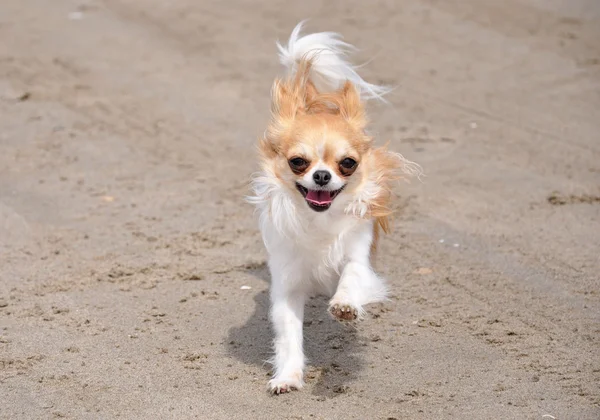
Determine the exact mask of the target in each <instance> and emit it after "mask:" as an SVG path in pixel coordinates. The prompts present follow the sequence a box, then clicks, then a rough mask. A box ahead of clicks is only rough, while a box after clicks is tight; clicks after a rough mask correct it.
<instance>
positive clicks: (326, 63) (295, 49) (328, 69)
mask: <svg viewBox="0 0 600 420" xmlns="http://www.w3.org/2000/svg"><path fill="white" fill-rule="evenodd" d="M303 26H304V22H300V23H299V24H298V25H296V27H295V28H294V30H293V31H292V34H291V35H290V39H289V40H288V44H287V46H283V45H281V44H280V43H279V42H278V43H277V48H279V60H280V61H281V64H283V65H284V66H285V67H286V68H287V69H288V71H289V72H290V74H291V75H293V74H294V73H295V71H296V68H297V64H298V62H299V61H300V60H301V59H304V58H310V59H312V67H311V72H310V79H311V81H312V82H313V83H314V84H315V87H316V88H317V90H318V91H319V92H331V91H334V90H337V89H339V88H341V87H342V86H343V84H344V83H345V82H346V81H347V80H349V81H351V82H352V83H353V84H354V85H355V86H356V88H357V89H358V91H359V92H360V96H361V98H362V99H379V100H383V95H385V94H386V93H388V92H390V90H391V89H390V88H388V87H385V86H378V85H374V84H371V83H368V82H366V81H364V80H363V78H362V77H360V75H359V74H358V73H357V72H356V68H355V67H354V66H353V65H352V64H350V63H349V62H348V61H347V60H346V58H345V57H346V55H347V53H348V52H351V51H355V50H356V48H354V46H352V45H351V44H348V43H347V42H344V41H342V36H341V35H340V34H338V33H335V32H319V33H315V34H309V35H304V36H300V32H301V31H302V27H303Z"/></svg>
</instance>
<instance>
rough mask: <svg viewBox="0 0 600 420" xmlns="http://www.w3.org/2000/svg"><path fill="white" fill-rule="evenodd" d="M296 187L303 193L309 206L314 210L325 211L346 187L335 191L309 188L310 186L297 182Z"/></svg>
mask: <svg viewBox="0 0 600 420" xmlns="http://www.w3.org/2000/svg"><path fill="white" fill-rule="evenodd" d="M296 189H297V190H298V191H300V194H302V196H303V197H304V199H305V200H306V204H308V207H310V208H311V209H313V210H314V211H325V210H327V209H328V208H329V207H331V203H333V199H334V198H335V197H337V195H338V194H339V193H341V192H342V190H343V189H344V187H342V188H340V189H339V190H335V191H325V190H309V189H308V188H305V187H303V186H302V185H300V184H298V183H296Z"/></svg>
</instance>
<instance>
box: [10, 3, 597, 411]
mask: <svg viewBox="0 0 600 420" xmlns="http://www.w3.org/2000/svg"><path fill="white" fill-rule="evenodd" d="M50 3H51V4H50ZM307 17H312V20H311V21H310V23H309V28H311V29H313V30H333V31H339V32H342V33H343V34H344V35H345V36H346V39H347V40H348V41H350V42H352V43H354V44H356V45H358V46H359V47H360V48H361V52H360V53H359V54H358V55H357V56H356V60H358V61H360V62H363V61H368V60H370V59H373V60H372V61H370V62H369V64H368V65H367V66H366V67H365V68H364V70H363V72H362V74H363V75H364V76H365V78H366V79H367V80H370V81H372V82H376V83H377V82H378V83H382V82H383V83H387V84H390V85H394V86H397V88H396V90H395V91H394V93H393V94H391V95H390V97H389V100H390V105H387V106H379V105H374V106H371V108H370V110H371V117H372V119H373V132H374V133H375V134H376V137H377V141H378V143H380V144H382V143H384V142H385V141H389V142H390V147H391V148H392V149H393V150H395V151H398V152H400V153H403V154H404V155H405V156H406V157H408V158H409V159H411V160H415V161H417V162H419V163H420V164H421V165H422V166H423V167H424V169H425V171H426V173H427V177H426V178H424V179H423V182H414V181H413V182H411V183H400V184H398V186H397V189H396V190H397V191H396V192H397V193H398V200H397V201H396V204H397V205H396V207H397V208H396V210H397V215H396V217H395V221H394V229H393V233H392V234H391V235H389V236H387V237H385V238H384V240H383V242H382V243H381V247H380V250H379V255H378V259H377V267H378V270H379V271H380V272H381V273H382V275H384V276H385V277H386V278H387V279H388V280H389V282H390V284H391V287H392V290H393V294H392V298H391V300H390V301H389V302H386V303H384V304H379V305H373V306H371V307H369V315H368V317H367V319H366V320H365V321H364V322H362V323H361V324H360V325H358V326H357V327H356V328H355V329H353V328H348V327H344V326H342V325H339V324H337V323H335V322H334V321H332V320H331V319H330V318H329V317H328V315H327V313H326V300H325V299H323V298H317V299H314V300H312V301H311V302H310V304H309V307H308V313H307V316H306V322H305V335H306V351H307V356H308V357H309V359H310V367H309V369H308V373H307V385H306V388H305V389H304V390H302V391H300V392H294V393H291V394H287V395H282V396H279V397H274V396H270V395H268V394H267V392H266V380H267V378H268V371H269V366H268V365H265V364H264V362H263V361H264V360H265V359H267V358H268V357H269V355H270V341H271V332H270V329H269V326H268V320H267V310H268V300H267V290H268V282H269V276H268V271H267V269H266V266H265V260H266V254H265V251H264V249H263V246H262V241H261V238H260V234H259V232H258V229H257V220H256V215H255V214H254V212H253V209H252V207H251V206H250V205H248V204H246V203H245V202H244V196H245V195H246V194H247V193H248V179H249V176H250V174H251V173H252V172H253V171H255V170H256V169H257V162H256V161H255V159H254V157H253V156H254V147H255V141H256V139H257V137H258V136H259V135H260V134H261V133H262V132H263V130H264V128H265V124H266V122H267V118H268V104H269V90H270V86H271V83H272V80H273V78H274V77H275V76H276V75H278V74H281V69H280V67H279V64H278V62H277V58H276V48H275V44H274V42H275V40H276V39H281V40H283V39H285V38H287V36H288V35H289V32H290V31H291V29H292V28H293V27H294V25H295V24H296V23H297V22H298V21H299V20H301V19H303V18H307ZM599 91H600V6H599V3H598V2H597V1H594V0H587V1H586V0H577V1H569V0H563V1H559V0H508V1H503V2H492V1H480V0H465V1H459V0H444V1H434V0H424V1H420V2H416V1H408V0H407V1H396V2H394V1H379V0H377V1H369V2H367V1H352V2H349V1H341V0H340V1H328V2H317V1H303V2H283V1H271V2H266V1H265V2H251V1H244V0H235V1H233V0H232V1H216V0H213V1H193V0H178V1H172V2H165V1H159V0H148V1H145V2H141V1H137V0H89V1H74V0H55V1H52V2H48V1H47V0H30V1H26V2H25V1H20V0H2V2H0V148H1V152H0V418H6V419H48V418H53V417H56V418H59V417H60V418H77V419H88V418H89V419H99V418H102V419H109V418H117V417H118V418H127V419H138V418H139V419H149V418H177V419H184V418H198V419H276V418H277V419H340V418H344V419H419V418H422V419H433V418H435V419H444V418H447V419H490V418H515V419H516V418H518V419H598V418H600V350H599V349H600V291H599V290H600V287H599V286H600V285H599V276H600V274H599V273H600V259H599V252H600V198H599V197H600V95H599ZM244 286H247V287H244Z"/></svg>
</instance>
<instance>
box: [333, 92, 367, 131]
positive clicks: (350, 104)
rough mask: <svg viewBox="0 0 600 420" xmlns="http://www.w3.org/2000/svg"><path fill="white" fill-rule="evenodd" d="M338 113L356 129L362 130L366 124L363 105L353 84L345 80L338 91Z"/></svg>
mask: <svg viewBox="0 0 600 420" xmlns="http://www.w3.org/2000/svg"><path fill="white" fill-rule="evenodd" d="M339 95H340V100H339V107H340V115H341V116H342V117H344V118H345V119H346V120H347V121H348V122H349V123H350V124H351V125H352V127H354V129H355V130H357V131H363V130H364V129H365V127H366V126H367V122H368V121H367V116H366V113H365V107H364V105H363V103H362V101H361V100H360V95H359V94H358V91H357V90H356V87H355V86H354V84H353V83H352V82H350V81H347V82H346V83H345V84H344V87H342V89H341V90H340V91H339Z"/></svg>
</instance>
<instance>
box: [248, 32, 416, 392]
mask: <svg viewBox="0 0 600 420" xmlns="http://www.w3.org/2000/svg"><path fill="white" fill-rule="evenodd" d="M302 27H303V22H301V23H299V24H298V25H297V26H296V28H295V29H294V30H293V32H292V34H291V36H290V38H289V41H288V44H287V45H286V46H284V45H281V44H280V43H277V47H278V49H279V59H280V61H281V63H282V64H283V65H284V66H285V67H286V69H287V75H286V77H285V78H282V79H276V80H275V82H274V84H273V87H272V91H271V120H270V122H269V124H268V127H267V129H266V131H265V133H264V136H262V138H260V139H259V144H258V150H259V156H260V166H261V170H260V172H259V173H257V174H256V175H255V176H254V178H253V180H252V189H253V193H254V194H253V196H251V197H249V201H250V202H252V203H253V204H255V205H256V206H257V209H258V213H259V215H260V217H259V225H260V231H261V233H262V237H263V241H264V244H265V247H266V249H267V252H268V255H269V258H268V266H269V270H270V273H271V288H270V299H271V310H270V318H271V322H272V325H273V329H274V332H275V340H274V348H275V355H274V357H273V359H272V360H271V362H272V364H273V367H274V369H273V370H274V374H273V377H272V379H271V380H270V381H269V384H268V389H269V390H270V392H272V393H274V394H280V393H285V392H289V391H291V390H293V389H300V388H302V386H303V385H304V382H303V371H304V367H305V361H306V360H305V357H304V352H303V345H302V342H303V335H302V324H303V312H304V304H305V302H306V300H307V299H308V298H309V297H310V296H312V295H315V294H325V295H327V296H332V297H331V300H330V301H329V309H328V310H329V313H330V314H331V315H332V316H333V317H334V318H335V319H337V320H340V321H343V322H346V321H354V320H357V319H361V318H362V317H363V316H364V315H365V309H364V307H365V305H367V304H369V303H373V302H380V301H382V300H384V299H385V298H386V296H387V293H388V289H387V287H386V284H385V282H384V281H383V279H382V278H381V277H379V276H378V275H377V274H376V273H375V272H374V271H373V268H372V267H371V258H372V256H373V253H374V251H375V248H376V246H377V240H378V237H379V235H380V232H381V231H383V232H388V231H389V216H390V215H391V213H392V210H391V208H390V201H391V199H392V190H391V187H392V182H394V180H396V179H398V178H399V177H401V175H403V174H405V175H417V176H419V175H420V174H421V168H420V166H419V165H418V164H416V163H414V162H411V161H408V160H407V159H405V158H404V157H403V156H402V155H400V154H398V153H394V152H392V151H390V150H388V149H387V147H379V148H375V147H374V145H373V138H372V137H371V136H370V135H369V134H368V133H367V131H366V128H367V123H368V120H367V116H366V113H365V102H366V101H367V100H368V99H377V100H383V95H384V94H386V93H388V91H389V89H388V88H386V87H384V86H378V85H374V84H370V83H367V82H366V81H364V80H363V79H362V78H361V77H360V76H359V75H358V73H357V72H356V69H355V67H353V66H352V65H351V64H350V63H349V62H348V61H347V58H346V57H347V53H348V52H350V51H352V50H353V49H354V47H353V46H352V45H350V44H348V43H346V42H344V41H343V40H342V37H341V36H340V35H339V34H337V33H333V32H322V33H313V34H309V35H304V36H301V30H302Z"/></svg>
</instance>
